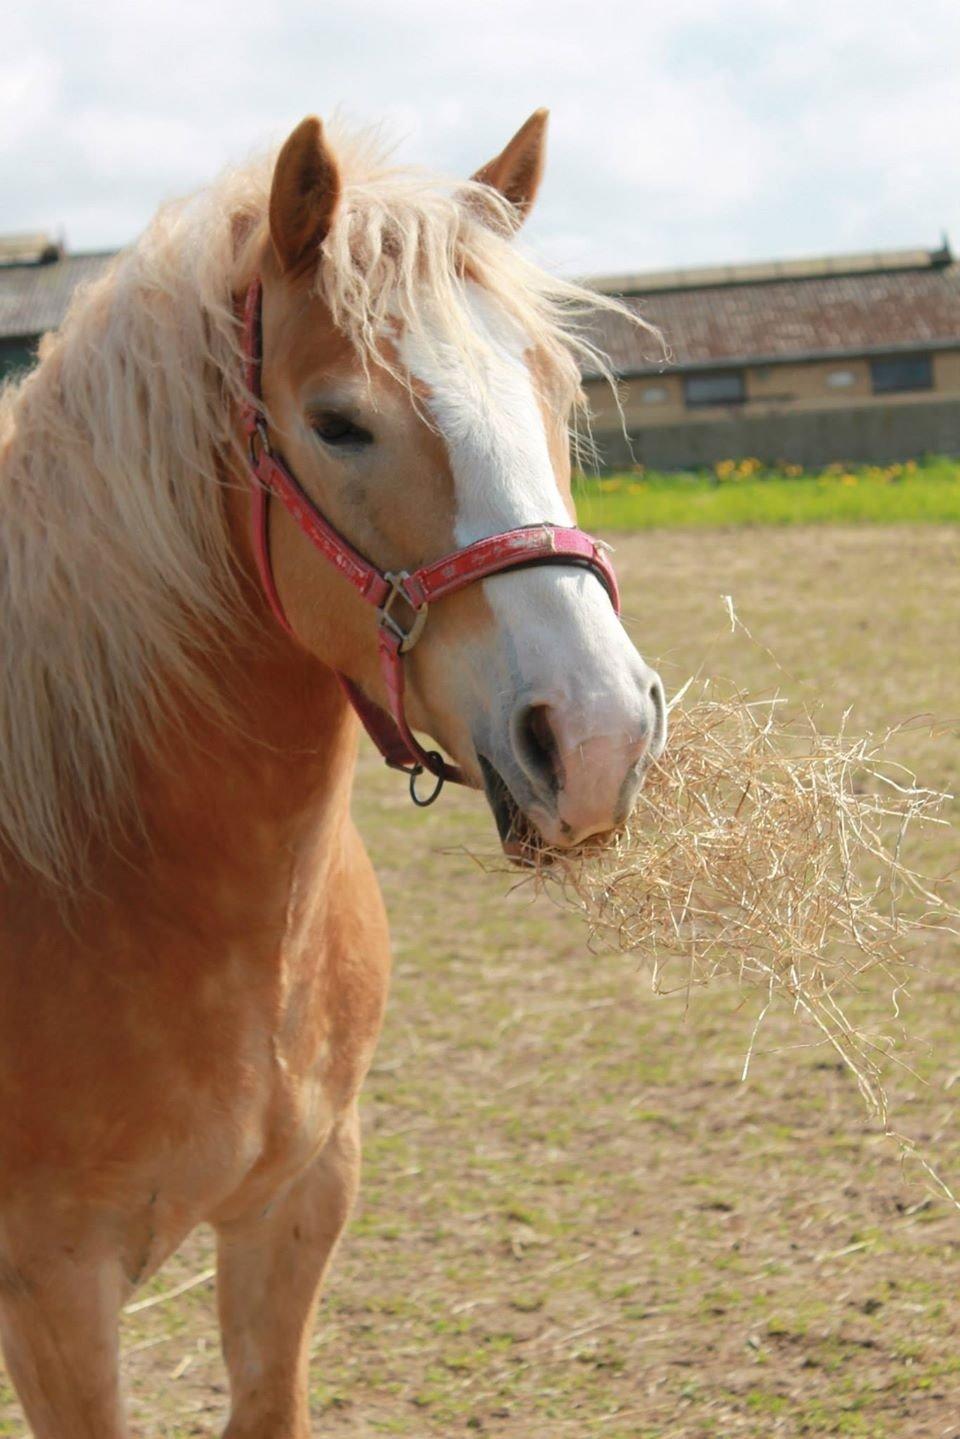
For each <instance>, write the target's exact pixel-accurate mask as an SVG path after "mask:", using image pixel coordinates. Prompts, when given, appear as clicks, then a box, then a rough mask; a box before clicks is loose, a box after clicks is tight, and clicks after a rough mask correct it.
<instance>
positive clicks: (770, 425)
mask: <svg viewBox="0 0 960 1439" xmlns="http://www.w3.org/2000/svg"><path fill="white" fill-rule="evenodd" d="M593 284H594V286H595V287H596V288H598V289H601V290H603V291H604V292H605V293H607V294H613V295H619V296H622V297H623V298H624V300H625V301H626V303H627V305H628V306H629V307H630V309H632V310H633V311H635V312H636V313H638V314H640V315H642V316H643V318H644V319H645V320H648V321H650V322H651V323H652V324H654V325H656V326H658V327H659V329H660V330H661V331H662V332H663V335H664V338H665V340H666V343H667V347H668V358H667V360H666V361H664V358H663V355H662V353H661V350H660V347H659V346H658V345H657V344H655V343H653V342H652V341H651V340H650V338H649V336H644V335H643V334H642V333H641V332H638V331H636V330H635V329H634V328H633V327H632V326H630V325H628V324H626V323H624V322H623V321H621V320H618V319H617V318H616V317H609V316H608V317H605V319H604V321H603V323H602V324H601V326H600V329H599V333H598V334H597V336H596V338H597V340H598V342H599V344H600V346H601V348H603V349H604V350H605V351H606V353H607V354H608V355H610V356H611V359H612V361H613V365H614V368H615V370H616V373H617V375H618V377H619V379H620V381H621V385H620V400H621V404H622V407H623V417H624V420H625V422H626V423H625V427H624V425H623V423H622V422H621V419H620V416H619V415H618V413H617V409H616V405H615V404H614V403H613V401H612V399H611V396H610V394H609V391H608V389H607V387H606V386H605V385H604V384H603V383H602V382H601V381H600V380H598V379H597V377H596V376H591V375H587V376H586V378H585V385H586V389H587V393H588V397H589V399H590V401H591V407H592V410H593V416H594V418H593V434H594V439H595V442H596V444H597V447H598V450H599V453H600V458H601V461H602V463H603V464H604V465H605V466H608V467H617V466H623V465H626V464H631V463H640V464H644V465H646V466H648V467H650V468H656V469H685V468H689V467H695V466H700V465H710V464H714V463H716V462H717V461H718V460H722V459H725V458H741V457H743V456H746V455H755V456H758V457H759V458H760V459H763V460H766V461H776V460H787V461H791V462H793V463H799V464H804V465H820V464H824V463H828V462H830V461H834V460H849V461H866V462H886V461H892V460H904V459H910V458H914V457H919V456H921V455H924V454H947V455H960V263H957V261H956V260H955V259H954V256H953V254H952V253H951V250H950V247H949V245H948V244H947V243H946V241H944V243H943V244H942V245H941V246H940V247H939V248H938V249H936V250H897V251H893V252H890V253H886V254H863V255H837V256H831V257H826V258H822V259H816V260H797V261H790V260H785V261H775V262H772V263H769V264H753V265H733V266H724V267H715V268H711V269H695V270H673V271H663V272H659V273H655V274H644V275H619V276H611V277H605V278H601V279H596V280H594V281H593ZM624 428H625V429H626V434H624Z"/></svg>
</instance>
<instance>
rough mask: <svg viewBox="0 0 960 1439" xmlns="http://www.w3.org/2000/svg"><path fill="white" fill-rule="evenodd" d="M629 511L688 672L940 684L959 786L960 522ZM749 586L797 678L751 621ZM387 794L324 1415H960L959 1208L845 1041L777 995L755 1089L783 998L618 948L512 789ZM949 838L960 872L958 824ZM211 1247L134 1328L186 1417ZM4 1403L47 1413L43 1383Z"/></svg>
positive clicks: (148, 1426) (378, 1427)
mask: <svg viewBox="0 0 960 1439" xmlns="http://www.w3.org/2000/svg"><path fill="white" fill-rule="evenodd" d="M613 538H614V541H615V544H616V549H617V554H616V560H617V565H618V570H619V573H620V575H621V578H622V580H623V583H624V592H625V612H626V616H627V623H628V624H629V626H630V628H631V631H632V632H633V633H634V635H635V637H636V638H637V640H638V643H640V645H641V647H642V648H643V650H644V652H645V653H646V654H647V655H648V656H649V657H650V658H652V659H653V658H658V659H659V660H660V662H661V666H662V671H663V674H664V678H665V680H666V682H667V685H668V687H669V688H671V689H675V688H676V687H677V686H678V685H679V683H681V682H682V681H683V680H684V679H685V678H686V676H687V675H688V674H689V673H690V672H691V670H693V669H695V668H697V667H698V666H700V665H701V664H706V665H707V666H708V668H709V669H710V670H711V671H713V672H717V673H723V674H727V675H734V676H736V677H737V678H738V679H739V680H741V681H742V682H743V683H744V684H746V685H748V686H750V687H752V688H754V689H759V688H762V687H764V686H769V685H770V684H773V683H776V684H779V685H780V686H781V687H782V688H786V689H788V690H789V691H790V692H791V693H793V694H795V695H801V694H802V695H804V696H807V697H813V696H822V697H823V700H824V703H825V723H826V722H835V721H836V720H837V718H838V717H839V715H840V713H841V711H842V710H843V709H844V708H845V707H846V706H847V705H848V704H850V703H854V705H855V717H854V722H855V723H857V724H859V725H860V726H862V727H868V726H879V725H883V724H886V723H887V722H888V721H890V720H893V719H901V718H904V717H905V716H907V715H909V714H913V713H916V712H918V711H924V710H926V711H931V712H933V713H934V714H936V715H937V716H939V718H940V720H941V721H942V722H943V724H942V725H941V728H940V731H939V733H938V734H937V735H936V736H931V735H930V734H920V733H917V734H916V735H914V736H913V737H911V738H910V739H908V741H907V749H908V752H909V753H910V755H911V757H912V758H913V759H914V760H915V761H916V762H917V763H918V764H919V766H920V768H921V772H922V775H923V777H924V778H925V779H926V780H927V781H928V782H930V783H933V784H935V785H939V786H943V787H945V788H948V789H953V790H954V791H955V792H956V791H957V790H958V789H960V746H958V743H957V738H958V727H960V672H958V666H957V663H956V635H957V632H958V627H960V531H957V530H954V529H951V528H937V527H934V526H931V527H924V528H918V527H904V528H900V529H896V528H869V527H864V528H860V529H839V528H838V529H832V528H828V529H824V530H816V531H814V530H810V529H800V528H795V529H783V530H777V531H762V532H761V531H750V530H747V531H740V532H735V533H730V532H722V533H703V532H696V531H689V532H685V533H679V534H677V533H648V534H641V535H635V536H614V537H613ZM724 593H731V594H732V595H733V596H734V599H735V602H736V605H737V609H738V612H739V614H740V616H741V618H742V619H743V620H744V621H745V622H746V623H747V624H748V625H749V626H750V627H751V629H752V630H753V631H754V633H755V635H756V636H757V638H758V639H759V640H760V641H762V643H763V644H766V645H768V646H769V647H770V648H771V649H772V650H773V651H774V652H775V653H776V654H777V656H778V658H779V660H780V662H781V664H782V665H783V666H784V669H785V670H786V671H787V672H788V677H785V675H784V674H783V673H780V672H777V671H776V669H775V667H774V666H773V664H772V663H771V661H770V660H769V659H768V658H767V657H766V656H765V655H764V653H763V652H762V650H761V649H760V648H759V647H753V646H750V645H749V644H747V643H745V642H744V641H743V640H742V639H735V638H732V637H731V636H730V635H729V634H728V633H727V629H728V626H727V625H726V622H725V616H724V612H723V608H722V605H721V602H720V596H721V595H722V594H724ZM358 810H359V815H360V819H361V823H362V825H363V827H364V830H365V832H366V834H367V835H368V838H369V842H370V846H371V849H372V851H373V853H374V856H375V858H376V861H377V865H378V868H379V872H380V876H381V880H382V883H383V887H384V890H385V892H386V896H387V901H388V905H389V908H390V911H391V915H392V922H393V932H394V947H395V958H396V971H395V982H394V986H393V994H392V999H391V1005H390V1011H389V1016H388V1020H387V1025H386V1030H385V1033H384V1037H383V1042H382V1045H381V1048H380V1051H379V1055H378V1059H377V1062H376V1065H375V1068H374V1071H373V1073H372V1075H371V1078H370V1081H369V1083H368V1086H367V1089H366V1096H365V1102H364V1105H363V1113H364V1125H365V1135H366V1140H365V1142H366V1162H365V1180H364V1188H363V1193H362V1197H361V1200H360V1204H359V1208H358V1212H357V1215H356V1217H355V1220H354V1222H353V1224H352V1227H351V1229H350V1232H349V1234H348V1237H347V1239H346V1241H345V1243H344V1246H343V1248H342V1250H341V1252H340V1255H339V1257H338V1260H337V1263H336V1266H335V1270H334V1274H333V1278H332V1281H331V1284H330V1287H329V1292H328V1295H327V1298H326V1299H325V1301H324V1304H323V1306H322V1310H321V1315H320V1320H319V1324H318V1328H317V1334H316V1341H315V1346H314V1361H313V1370H312V1388H313V1400H314V1405H315V1415H316V1433H317V1435H318V1436H319V1435H324V1436H337V1439H346V1436H353V1439H359V1436H370V1439H374V1436H383V1435H406V1436H410V1439H450V1436H457V1435H464V1436H467V1435H470V1434H481V1435H487V1436H497V1439H499V1436H503V1439H580V1436H590V1437H591V1439H593V1436H596V1439H739V1436H750V1439H770V1436H775V1439H793V1436H801V1435H803V1436H813V1439H828V1436H835V1435H841V1436H847V1435H854V1436H869V1439H934V1436H936V1439H950V1436H957V1435H960V1347H958V1342H957V1336H958V1333H960V1220H958V1216H957V1213H956V1211H954V1210H952V1209H951V1208H950V1207H949V1206H948V1204H947V1203H946V1202H945V1201H943V1200H942V1199H940V1198H938V1197H936V1196H933V1195H931V1194H930V1193H929V1192H928V1190H927V1189H926V1188H925V1187H924V1185H923V1183H922V1176H921V1175H920V1174H919V1173H918V1172H917V1171H916V1169H910V1168H908V1169H907V1170H906V1171H905V1172H903V1171H902V1170H901V1167H900V1163H899V1161H898V1156H897V1153H896V1151H895V1150H894V1149H893V1147H892V1146H891V1145H890V1143H889V1142H888V1141H884V1140H883V1139H882V1138H881V1137H880V1136H878V1135H877V1134H876V1132H875V1131H874V1130H873V1129H872V1128H871V1126H870V1124H869V1123H868V1122H867V1121H866V1119H865V1114H864V1110H863V1106H862V1103H861V1101H860V1098H859V1096H858V1094H857V1092H856V1089H855V1086H854V1084H853V1082H852V1081H851V1079H850V1077H849V1075H848V1074H847V1073H846V1072H845V1071H844V1070H843V1069H842V1068H840V1067H839V1066H838V1065H837V1063H836V1062H835V1060H834V1058H833V1056H832V1055H831V1054H830V1053H829V1052H826V1051H824V1050H823V1049H820V1048H816V1047H811V1045H810V1036H809V1034H807V1033H806V1032H804V1031H803V1030H801V1029H799V1028H798V1027H797V1025H796V1024H795V1022H794V1021H793V1020H792V1019H791V1017H790V1016H788V1015H784V1014H780V1015H775V1016H773V1017H772V1018H771V1019H770V1021H769V1023H768V1024H767V1025H766V1026H765V1027H764V1029H763V1030H762V1031H761V1040H760V1044H759V1050H760V1052H759V1053H758V1054H757V1055H756V1057H755V1059H754V1063H753V1066H752V1069H751V1077H750V1081H749V1083H747V1084H742V1083H741V1082H740V1078H739V1076H740V1070H741V1065H742V1060H743V1056H744V1052H745V1049H746V1046H747V1042H748V1037H749V1032H750V1028H751V1025H752V1022H753V1019H754V1017H755V1014H756V1004H755V1003H754V1002H753V1001H751V1002H750V1003H749V1004H748V1005H746V1006H745V1007H742V1008H740V1007H738V1004H737V999H736V996H735V995H733V994H732V993H728V992H724V991H722V990H709V991H707V992H706V993H705V994H702V995H700V996H694V997H693V999H692V1002H691V1003H690V1005H689V1007H686V1006H685V1005H684V1003H683V1001H682V999H676V1000H667V999H660V998H655V997H653V996H652V995H651V994H650V992H649V988H648V986H647V984H646V981H645V977H644V975H643V974H642V972H639V971H638V967H637V965H636V963H635V962H634V961H633V960H631V959H627V958H624V957H622V956H620V957H617V956H592V955H590V954H588V953H587V952H586V950H585V947H584V944H583V935H582V932H581V930H580V927H579V924H578V922H577V921H575V920H574V919H572V918H570V917H568V916H563V915H561V914H559V913H558V912H557V911H556V910H555V909H553V908H552V907H551V906H549V905H548V904H546V903H540V902H537V903H531V902H530V900H529V899H528V897H527V896H526V895H525V894H524V893H522V892H520V893H516V894H513V895H510V894H508V893H507V889H508V884H507V882H506V881H505V880H504V879H503V878H502V877H498V876H490V875H484V874H481V873H480V872H478V870H477V869H476V867H475V865H474V863H473V862H472V861H471V859H470V858H469V857H468V856H467V854H466V853H465V849H466V848H467V847H473V848H477V847H481V848H484V849H489V848H490V847H491V845H492V842H493V829H492V822H491V820H490V817H489V815H488V814H487V813H486V811H485V808H484V806H483V804H482V802H481V800H480V799H479V798H478V797H477V796H474V795H470V794H461V793H457V792H456V791H453V792H449V791H448V792H447V793H446V794H444V796H443V799H442V802H441V803H440V804H438V805H437V806H436V807H435V808H434V809H432V810H429V811H427V812H425V813H419V812H415V811H414V810H413V809H412V808H411V807H410V805H409V802H408V800H407V798H406V793H405V786H404V784H403V782H402V780H401V779H400V778H398V777H397V776H396V775H391V774H389V773H388V772H386V771H385V770H383V769H382V768H381V767H380V765H379V764H378V763H377V762H376V761H375V759H374V757H373V756H372V755H371V754H369V753H365V754H364V757H363V762H362V766H361V775H360V781H359V786H358ZM926 848H927V853H926V860H927V863H928V864H929V865H930V866H931V867H940V868H946V867H947V866H949V865H951V864H952V865H955V863H956V835H955V834H951V833H937V832H933V833H932V834H931V837H930V839H929V841H928V843H927V846H926ZM925 958H926V960H927V969H926V972H925V973H924V974H923V975H922V976H921V977H920V978H919V979H918V982H917V984H916V985H915V987H914V992H913V995H912V997H911V998H910V999H909V1000H907V999H905V1000H904V1013H905V1017H906V1022H907V1024H908V1026H909V1027H910V1029H911V1030H912V1031H913V1032H914V1033H915V1034H916V1035H917V1036H918V1037H919V1038H920V1039H921V1040H923V1041H924V1042H925V1043H927V1044H928V1045H929V1049H924V1048H923V1046H921V1047H920V1050H919V1052H918V1055H917V1066H918V1076H917V1077H913V1076H911V1075H910V1074H908V1073H903V1074H901V1075H899V1077H898V1076H894V1083H893V1099H894V1103H895V1106H896V1109H895V1117H896V1118H897V1120H898V1121H899V1123H900V1125H901V1127H902V1128H904V1129H905V1130H907V1131H908V1132H909V1133H911V1134H913V1135H914V1136H916V1137H917V1138H920V1139H922V1140H924V1141H925V1142H926V1143H927V1145H928V1147H929V1148H930V1149H931V1150H932V1151H933V1152H935V1153H936V1155H937V1157H938V1159H939V1161H940V1163H941V1165H942V1167H943V1170H944V1172H945V1173H946V1174H947V1175H948V1176H949V1177H951V1178H952V1179H953V1180H954V1181H957V1180H958V1179H960V1132H958V1127H957V1113H956V1101H957V1096H958V1094H960V1052H958V1040H957V1035H958V1019H960V998H958V989H957V984H956V949H955V947H953V948H951V946H950V945H949V944H948V943H947V942H946V940H945V939H944V940H941V941H939V942H931V943H930V945H929V949H928V951H927V953H926V956H925ZM869 998H870V996H869V995H866V996H865V1002H867V1001H868V1000H869ZM210 1264H211V1245H210V1240H209V1236H208V1235H206V1234H200V1235H198V1236H196V1237H195V1238H193V1239H192V1240H191V1241H190V1242H189V1243H188V1245H186V1246H185V1248H184V1249H183V1250H182V1251H181V1253H180V1254H179V1255H178V1256H177V1257H176V1258H175V1259H174V1260H173V1261H172V1262H171V1263H170V1264H168V1265H167V1266H166V1268H165V1269H164V1270H163V1271H162V1273H161V1274H160V1275H159V1276H158V1277H157V1278H156V1279H155V1280H154V1281H152V1283H151V1284H150V1285H149V1286H148V1287H147V1290H146V1291H145V1297H147V1298H150V1297H153V1298H155V1299H157V1300H158V1302H157V1303H156V1304H154V1305H153V1307H151V1308H149V1309H146V1310H143V1311H141V1312H139V1313H137V1314H135V1315H131V1316H130V1318H129V1319H128V1320H127V1322H126V1324H125V1328H124V1334H123V1341H124V1346H125V1355H126V1357H125V1373H126V1377H127V1383H128V1386H129V1389H130V1392H131V1395H132V1400H133V1406H134V1412H135V1416H136V1422H137V1432H139V1433H142V1434H144V1435H149V1436H151V1439H155V1436H166V1439H183V1436H187V1435H201V1434H210V1433H215V1432H217V1430H218V1426H219V1425H220V1424H222V1422H223V1418H224V1413H225V1405H226V1394H225V1385H224V1378H223V1372H222V1368H221V1364H220V1360H219V1354H218V1348H217V1338H216V1328H215V1323H214V1300H213V1289H212V1284H211V1282H210V1280H209V1277H208V1270H209V1266H210ZM181 1284H192V1287H191V1288H189V1289H188V1290H187V1292H185V1293H182V1294H180V1295H179V1296H178V1297H173V1298H168V1299H164V1298H163V1296H164V1295H165V1294H167V1293H168V1292H169V1291H171V1290H173V1289H174V1288H175V1287H176V1286H178V1285H181ZM0 1416H2V1417H0V1433H2V1434H8V1435H11V1434H17V1435H18V1434H21V1433H22V1432H23V1429H22V1424H21V1421H20V1419H19V1417H18V1411H17V1409H16V1405H15V1403H14V1402H13V1399H12V1396H11V1394H10V1392H9V1391H8V1390H7V1391H2V1397H0Z"/></svg>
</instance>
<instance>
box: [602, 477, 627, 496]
mask: <svg viewBox="0 0 960 1439" xmlns="http://www.w3.org/2000/svg"><path fill="white" fill-rule="evenodd" d="M622 488H623V481H622V480H618V479H612V480H601V481H600V484H599V489H600V490H601V492H602V493H603V494H605V495H608V494H610V493H611V492H612V491H613V490H620V489H622Z"/></svg>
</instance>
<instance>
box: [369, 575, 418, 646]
mask: <svg viewBox="0 0 960 1439" xmlns="http://www.w3.org/2000/svg"><path fill="white" fill-rule="evenodd" d="M383 578H384V579H385V580H386V582H387V584H388V585H389V586H390V593H389V594H388V595H387V598H386V599H385V600H384V602H383V604H382V605H380V606H379V607H378V609H377V622H378V624H379V625H380V627H381V629H385V630H389V631H390V633H391V634H392V635H393V636H394V638H395V639H398V640H399V641H400V653H401V654H406V652H407V650H412V649H413V647H414V645H415V644H416V643H417V640H418V639H419V638H420V636H421V635H422V634H423V627H424V625H425V624H426V623H427V611H428V609H429V605H428V604H427V602H426V600H424V602H423V604H422V605H420V607H419V609H418V608H417V607H416V606H415V605H413V604H412V603H411V601H410V599H409V597H408V596H407V593H406V591H405V590H404V588H403V587H404V585H405V584H406V582H407V580H408V579H409V578H410V575H409V573H408V572H407V570H397V571H395V572H394V571H392V570H387V571H386V572H385V573H384V576H383ZM398 599H399V600H403V602H404V604H405V605H407V606H408V608H410V609H412V610H413V613H414V621H413V624H412V625H411V626H410V628H409V629H408V630H405V629H404V628H403V625H401V624H400V622H399V620H398V619H397V618H396V616H395V615H393V614H392V613H391V611H392V609H393V606H394V603H395V602H396V601H397V600H398Z"/></svg>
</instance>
